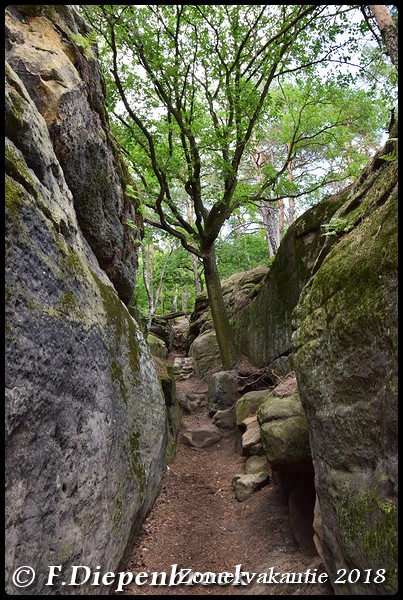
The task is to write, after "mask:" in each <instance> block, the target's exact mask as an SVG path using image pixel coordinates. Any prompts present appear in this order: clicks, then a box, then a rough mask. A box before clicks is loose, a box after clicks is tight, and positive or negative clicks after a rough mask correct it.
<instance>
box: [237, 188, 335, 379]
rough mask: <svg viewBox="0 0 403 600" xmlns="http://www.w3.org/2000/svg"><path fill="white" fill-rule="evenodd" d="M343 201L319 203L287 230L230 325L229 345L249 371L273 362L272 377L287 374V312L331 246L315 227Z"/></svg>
mask: <svg viewBox="0 0 403 600" xmlns="http://www.w3.org/2000/svg"><path fill="white" fill-rule="evenodd" d="M345 196H346V194H344V195H341V196H333V197H332V198H330V199H328V200H324V201H323V202H322V203H320V204H318V205H316V206H314V207H313V208H311V209H309V210H307V211H306V212H305V213H304V214H303V215H301V217H299V219H297V220H296V221H295V223H293V224H292V225H291V227H290V228H289V230H288V231H287V233H286V235H285V236H284V238H283V240H282V242H281V244H280V248H279V249H278V252H277V255H276V258H275V260H274V262H273V264H272V266H271V267H270V270H269V272H268V273H267V275H266V276H265V278H264V280H263V281H262V283H261V286H260V289H259V290H258V292H257V294H256V296H255V297H254V298H253V299H252V301H250V302H249V303H248V304H247V305H246V306H245V307H243V308H242V309H241V310H239V312H237V314H236V318H234V319H233V321H232V326H233V330H234V335H235V341H236V343H237V345H238V347H239V348H242V352H243V354H245V355H246V356H247V357H248V358H249V360H250V361H251V362H252V363H253V364H254V365H256V366H258V367H262V366H264V365H271V363H274V361H276V363H275V364H274V365H273V367H274V368H275V370H276V371H277V372H278V373H280V374H282V375H285V374H286V373H288V372H289V371H291V370H292V368H293V365H292V356H291V354H292V342H291V335H292V312H293V310H294V308H295V306H296V305H297V303H298V299H299V296H300V294H301V291H302V289H303V287H304V285H305V284H306V283H307V281H308V280H309V278H310V276H311V275H312V273H313V271H314V269H315V268H317V267H318V264H319V263H320V261H321V260H322V259H323V258H324V256H325V253H326V252H327V251H328V247H330V246H331V244H332V242H333V240H332V239H326V238H325V237H323V235H322V233H323V230H322V229H321V225H322V224H323V223H326V222H328V221H329V220H330V218H331V217H332V215H333V214H334V213H335V211H336V210H337V208H339V206H340V205H341V203H342V201H343V197H344V198H345Z"/></svg>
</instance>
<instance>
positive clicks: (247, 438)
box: [242, 419, 263, 456]
mask: <svg viewBox="0 0 403 600" xmlns="http://www.w3.org/2000/svg"><path fill="white" fill-rule="evenodd" d="M242 454H243V455H244V456H251V455H252V454H263V447H262V444H261V437H260V427H259V423H258V422H257V420H256V419H255V420H254V421H253V422H252V423H250V424H249V425H248V426H247V428H246V431H245V433H243V435H242Z"/></svg>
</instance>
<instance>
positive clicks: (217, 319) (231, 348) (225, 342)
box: [203, 244, 240, 371]
mask: <svg viewBox="0 0 403 600" xmlns="http://www.w3.org/2000/svg"><path fill="white" fill-rule="evenodd" d="M203 267H204V277H205V279H206V287H207V295H208V299H209V304H210V310H211V314H212V317H213V323H214V329H215V333H216V336H217V342H218V347H219V349H220V356H221V361H222V368H223V369H224V371H228V370H230V369H232V368H233V367H234V365H235V364H236V363H237V361H238V358H239V357H240V353H239V352H238V350H237V348H236V346H235V342H234V337H233V334H232V330H231V325H230V323H229V319H228V316H227V312H226V309H225V304H224V298H223V295H222V290H221V281H220V276H219V273H218V268H217V261H216V256H215V249H214V244H212V245H211V246H209V247H208V248H205V249H204V250H203Z"/></svg>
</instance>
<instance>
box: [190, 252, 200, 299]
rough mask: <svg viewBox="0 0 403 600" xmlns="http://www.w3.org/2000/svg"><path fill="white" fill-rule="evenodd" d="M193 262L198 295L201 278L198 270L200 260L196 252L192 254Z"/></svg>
mask: <svg viewBox="0 0 403 600" xmlns="http://www.w3.org/2000/svg"><path fill="white" fill-rule="evenodd" d="M191 256H192V262H193V279H194V282H195V291H196V296H197V295H198V294H200V280H199V271H198V266H199V262H198V260H197V256H196V255H195V254H192V255H191Z"/></svg>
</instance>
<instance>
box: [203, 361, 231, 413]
mask: <svg viewBox="0 0 403 600" xmlns="http://www.w3.org/2000/svg"><path fill="white" fill-rule="evenodd" d="M237 387H238V380H237V378H236V375H235V373H234V372H233V371H219V372H218V373H214V374H213V375H212V376H211V377H210V380H209V385H208V405H209V413H210V416H212V415H213V414H214V413H215V412H216V411H217V410H223V409H225V408H230V407H232V406H234V404H235V402H236V398H237Z"/></svg>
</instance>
